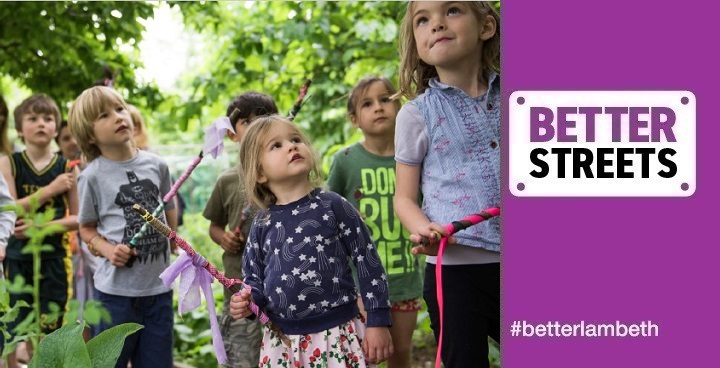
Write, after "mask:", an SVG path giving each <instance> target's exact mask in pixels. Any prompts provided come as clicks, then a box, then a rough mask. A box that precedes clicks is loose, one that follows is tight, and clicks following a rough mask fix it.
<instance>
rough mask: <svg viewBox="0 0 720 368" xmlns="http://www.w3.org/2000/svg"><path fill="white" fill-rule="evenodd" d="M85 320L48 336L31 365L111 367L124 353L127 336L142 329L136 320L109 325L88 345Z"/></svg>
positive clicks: (66, 326) (45, 367)
mask: <svg viewBox="0 0 720 368" xmlns="http://www.w3.org/2000/svg"><path fill="white" fill-rule="evenodd" d="M84 328H85V323H80V322H73V323H69V324H67V325H65V326H63V327H61V328H60V329H58V330H55V331H53V332H52V333H50V334H48V335H47V336H45V338H43V339H42V341H40V345H39V346H38V349H37V351H36V353H35V354H34V355H33V358H32V360H31V361H30V364H29V365H28V367H30V368H39V367H42V368H62V367H77V368H86V367H87V368H91V367H92V368H103V367H112V366H114V365H115V363H116V362H117V359H118V357H120V353H121V352H122V348H123V344H124V343H125V338H126V337H128V336H130V335H132V334H133V333H135V332H137V331H139V330H141V329H142V328H143V326H142V325H139V324H137V323H123V324H121V325H117V326H114V327H112V328H109V329H107V330H105V331H103V332H101V333H100V334H99V335H97V336H95V337H94V338H92V339H91V340H90V341H88V343H87V344H85V341H84V340H83V337H82V331H83V329H84Z"/></svg>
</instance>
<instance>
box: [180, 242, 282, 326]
mask: <svg viewBox="0 0 720 368" xmlns="http://www.w3.org/2000/svg"><path fill="white" fill-rule="evenodd" d="M167 238H168V239H169V240H170V241H173V240H174V241H175V244H176V245H177V246H178V247H180V249H182V250H184V251H185V252H186V253H187V254H188V256H190V257H191V258H192V259H197V258H198V256H199V254H198V253H197V252H196V251H195V249H193V248H192V246H190V244H188V243H187V242H186V241H185V239H183V238H181V237H179V236H177V233H176V232H175V231H174V230H171V231H170V234H168V236H167ZM202 266H203V268H205V269H206V270H208V272H210V274H211V275H212V276H213V277H214V278H215V279H216V280H218V281H219V282H220V284H221V285H223V286H224V287H226V288H227V289H230V290H233V288H232V286H233V285H235V284H240V285H244V288H245V289H246V290H248V291H250V290H251V289H250V286H249V285H247V284H245V283H243V282H242V281H240V280H237V279H230V278H228V277H227V276H225V274H224V273H222V271H220V270H218V269H217V268H215V266H213V265H212V263H210V262H205V263H204V264H203V265H202ZM250 310H252V311H253V313H255V315H256V316H258V318H259V319H260V322H262V323H263V324H267V323H268V322H269V321H270V318H268V316H267V315H266V314H265V313H264V312H263V311H261V310H260V307H258V305H257V304H255V303H254V302H250Z"/></svg>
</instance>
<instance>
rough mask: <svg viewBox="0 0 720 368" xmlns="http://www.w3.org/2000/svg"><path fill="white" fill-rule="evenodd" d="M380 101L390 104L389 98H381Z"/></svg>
mask: <svg viewBox="0 0 720 368" xmlns="http://www.w3.org/2000/svg"><path fill="white" fill-rule="evenodd" d="M380 101H382V103H388V102H392V100H391V99H390V97H383V98H382V99H381V100H380Z"/></svg>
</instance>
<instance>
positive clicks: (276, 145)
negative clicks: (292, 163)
mask: <svg viewBox="0 0 720 368" xmlns="http://www.w3.org/2000/svg"><path fill="white" fill-rule="evenodd" d="M280 147H282V144H280V142H275V143H273V144H272V145H271V146H270V150H271V151H272V150H274V149H276V148H280Z"/></svg>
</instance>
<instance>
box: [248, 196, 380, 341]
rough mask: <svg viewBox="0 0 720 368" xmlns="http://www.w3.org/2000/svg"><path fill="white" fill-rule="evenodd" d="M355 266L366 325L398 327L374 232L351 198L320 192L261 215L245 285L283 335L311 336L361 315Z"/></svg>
mask: <svg viewBox="0 0 720 368" xmlns="http://www.w3.org/2000/svg"><path fill="white" fill-rule="evenodd" d="M349 262H353V263H354V264H355V267H356V269H357V272H358V279H359V282H360V292H359V293H360V296H361V297H362V299H363V303H364V306H365V310H366V311H367V326H368V327H375V326H390V325H392V319H391V318H390V301H389V299H388V286H387V277H386V275H385V269H384V268H383V266H382V263H381V262H380V258H379V257H378V254H377V250H376V249H375V245H374V244H373V241H372V237H371V236H370V232H369V231H368V229H367V227H366V226H365V223H364V222H363V220H362V218H361V217H360V214H359V213H358V212H357V210H356V209H355V208H354V207H353V206H352V205H351V204H350V203H349V202H348V201H347V200H345V198H343V197H341V196H340V195H338V194H336V193H333V192H330V191H323V190H321V189H319V188H318V189H314V190H313V191H312V192H310V194H308V195H307V196H305V197H303V198H301V199H299V200H297V201H295V202H293V203H290V204H286V205H271V206H270V207H269V208H268V210H267V211H264V212H261V213H259V214H258V215H257V216H256V217H255V221H254V222H253V226H252V228H251V229H250V234H249V235H248V240H247V245H246V247H245V254H244V256H243V274H244V275H245V280H244V281H245V283H247V284H248V285H250V286H251V287H252V296H253V299H254V300H255V303H256V304H257V305H258V306H260V308H263V309H264V310H265V312H267V314H268V316H269V317H270V320H272V321H273V322H274V323H275V324H277V325H278V326H279V327H280V329H281V330H282V331H283V332H284V333H286V334H291V335H299V334H310V333H315V332H320V331H324V330H327V329H330V328H333V327H336V326H339V325H341V324H343V323H345V322H348V321H349V320H351V319H352V318H353V317H356V316H357V315H358V314H359V309H358V306H357V302H356V296H357V295H358V291H357V290H356V289H355V282H354V281H353V277H352V273H351V268H350V263H349Z"/></svg>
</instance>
